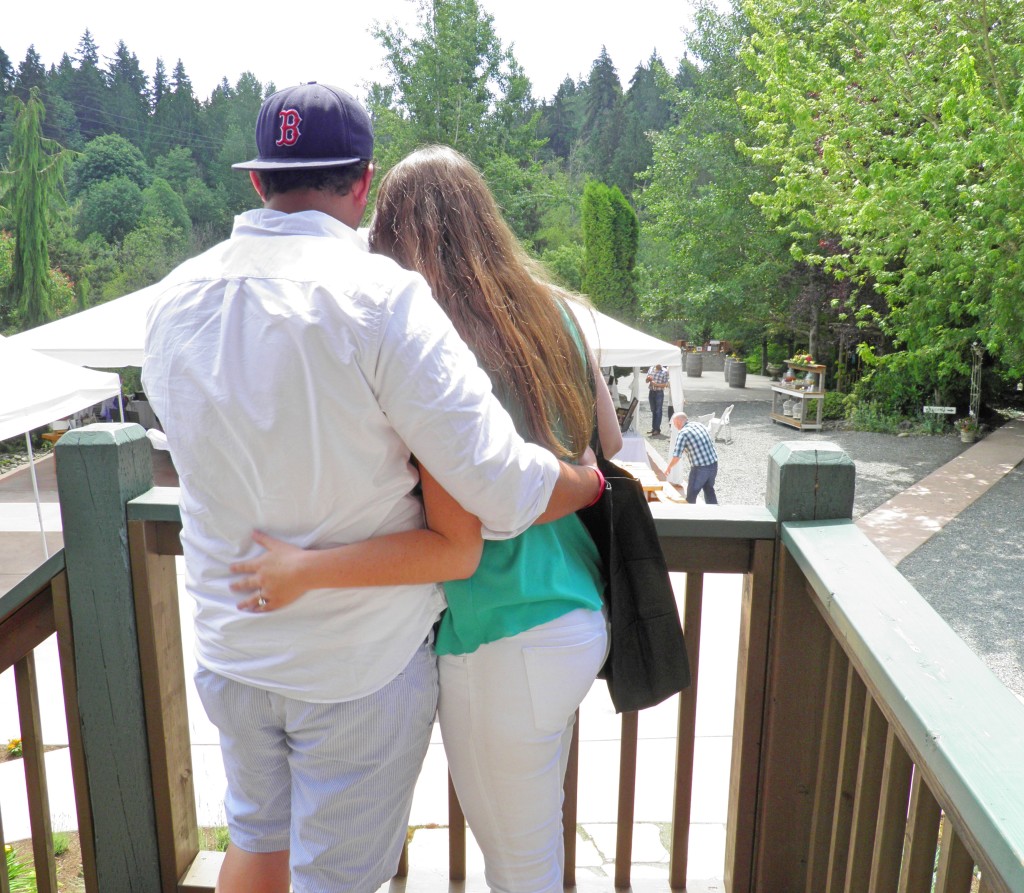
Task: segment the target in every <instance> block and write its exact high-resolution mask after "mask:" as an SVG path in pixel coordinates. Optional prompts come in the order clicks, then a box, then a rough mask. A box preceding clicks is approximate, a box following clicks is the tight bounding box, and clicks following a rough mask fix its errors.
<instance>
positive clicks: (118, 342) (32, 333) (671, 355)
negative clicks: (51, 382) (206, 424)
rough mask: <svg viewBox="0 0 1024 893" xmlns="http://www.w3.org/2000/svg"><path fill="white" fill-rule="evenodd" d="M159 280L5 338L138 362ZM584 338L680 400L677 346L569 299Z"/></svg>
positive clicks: (99, 363)
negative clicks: (664, 373)
mask: <svg viewBox="0 0 1024 893" xmlns="http://www.w3.org/2000/svg"><path fill="white" fill-rule="evenodd" d="M159 289H160V284H159V283H157V284H155V285H150V286H148V287H147V288H143V289H140V290H139V291H135V292H132V293H131V294H127V295H125V296H124V297H123V298H115V299H114V300H113V301H108V302H107V303H105V304H99V305H97V306H96V307H90V308H89V309H88V310H83V311H82V312H81V313H75V314H73V315H72V316H66V317H64V318H63V319H58V320H56V321H55V322H51V323H47V324H46V325H43V326H38V327H37V328H34V329H29V330H28V331H27V332H22V333H21V334H19V335H14V336H12V337H11V339H10V340H11V341H12V342H14V343H16V344H18V345H20V346H22V347H28V348H31V349H32V350H36V351H39V352H40V353H44V354H46V355H47V356H50V357H54V358H56V359H60V360H65V361H67V362H69V363H77V364H79V365H82V366H93V367H98V368H101V369H117V368H120V367H122V366H141V365H142V357H143V345H144V341H145V335H146V314H147V313H148V312H149V307H150V305H151V304H152V303H153V300H154V299H155V298H156V296H157V294H158V293H159ZM573 310H574V312H575V314H576V318H577V319H578V321H579V324H580V327H581V329H582V330H583V334H584V337H585V338H586V339H587V342H588V343H589V344H590V345H591V347H592V348H593V349H594V352H595V353H596V354H597V361H598V364H599V365H601V366H603V367H607V366H628V367H632V368H634V369H644V370H646V369H647V368H648V367H650V366H653V365H655V364H656V363H661V364H662V365H663V366H666V367H667V368H668V370H669V387H670V390H671V394H672V404H673V405H674V406H682V405H683V360H682V354H681V352H680V350H679V348H678V347H676V346H675V345H674V344H670V343H669V342H667V341H661V340H659V339H658V338H654V337H653V336H651V335H647V334H645V333H644V332H641V331H639V330H637V329H633V328H630V327H629V326H627V325H625V324H624V323H621V322H619V321H618V320H615V319H612V318H611V317H610V316H607V315H605V314H604V313H601V312H600V311H598V310H594V309H592V308H590V307H585V306H583V305H581V304H575V303H574V304H573ZM633 378H634V383H633V396H639V384H640V381H639V379H641V378H642V376H640V375H634V376H633Z"/></svg>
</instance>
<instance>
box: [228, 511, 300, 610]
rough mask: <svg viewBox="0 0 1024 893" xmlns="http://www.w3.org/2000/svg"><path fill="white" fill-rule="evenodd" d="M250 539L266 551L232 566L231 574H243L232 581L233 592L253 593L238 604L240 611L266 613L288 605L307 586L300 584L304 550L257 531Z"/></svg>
mask: <svg viewBox="0 0 1024 893" xmlns="http://www.w3.org/2000/svg"><path fill="white" fill-rule="evenodd" d="M252 539H253V542H255V543H256V544H257V545H260V546H262V547H263V548H264V549H266V551H265V552H264V553H263V554H262V555H260V556H259V557H258V558H254V559H252V560H251V561H239V562H236V563H235V564H232V565H231V571H232V573H236V574H244V575H245V576H243V577H242V578H241V579H240V580H236V581H235V582H233V583H232V584H231V589H232V590H233V591H234V592H248V593H252V596H251V597H249V598H245V599H243V600H242V601H240V602H239V603H238V608H239V610H240V611H254V612H257V613H261V614H262V613H265V612H266V611H274V610H277V609H278V608H283V607H285V606H286V605H290V604H291V603H292V602H293V601H295V600H296V599H297V598H299V596H301V595H302V594H303V593H304V592H306V591H307V589H308V588H309V587H307V586H304V585H303V583H302V571H303V569H304V562H305V559H306V557H307V555H308V553H307V552H306V550H305V549H300V548H299V547H298V546H293V545H291V544H290V543H286V542H283V541H282V540H278V539H274V537H272V536H267V534H265V533H260V532H259V531H258V530H257V531H255V532H254V533H253V535H252Z"/></svg>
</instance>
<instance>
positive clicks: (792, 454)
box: [765, 441, 854, 521]
mask: <svg viewBox="0 0 1024 893" xmlns="http://www.w3.org/2000/svg"><path fill="white" fill-rule="evenodd" d="M853 489H854V466H853V460H852V459H850V457H849V456H847V455H846V453H844V452H843V451H842V450H841V449H840V448H839V447H837V446H836V445H835V444H834V443H826V442H824V441H808V442H802V441H784V442H783V443H777V444H776V445H775V446H774V447H773V448H772V451H771V453H770V454H769V458H768V489H767V493H766V496H765V504H766V505H767V506H768V510H769V511H770V512H771V513H772V514H773V515H775V518H776V520H778V521H827V520H834V519H842V520H849V519H850V518H852V517H853Z"/></svg>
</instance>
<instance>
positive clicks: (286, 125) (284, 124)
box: [277, 109, 302, 146]
mask: <svg viewBox="0 0 1024 893" xmlns="http://www.w3.org/2000/svg"><path fill="white" fill-rule="evenodd" d="M278 117H279V118H280V119H281V136H280V137H279V138H278V140H277V145H279V146H294V145H295V144H296V143H297V142H298V141H299V137H300V136H301V135H302V134H301V133H300V132H299V124H301V123H302V118H301V116H300V115H299V113H298V111H297V110H296V109H282V110H281V111H280V112H279V113H278Z"/></svg>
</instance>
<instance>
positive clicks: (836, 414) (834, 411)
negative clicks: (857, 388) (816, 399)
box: [821, 391, 848, 421]
mask: <svg viewBox="0 0 1024 893" xmlns="http://www.w3.org/2000/svg"><path fill="white" fill-rule="evenodd" d="M847 405H848V404H847V395H846V394H840V393H839V392H838V391H826V392H825V397H824V404H823V405H822V407H821V417H822V418H823V419H828V420H830V421H837V420H839V419H845V418H846V413H847Z"/></svg>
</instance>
